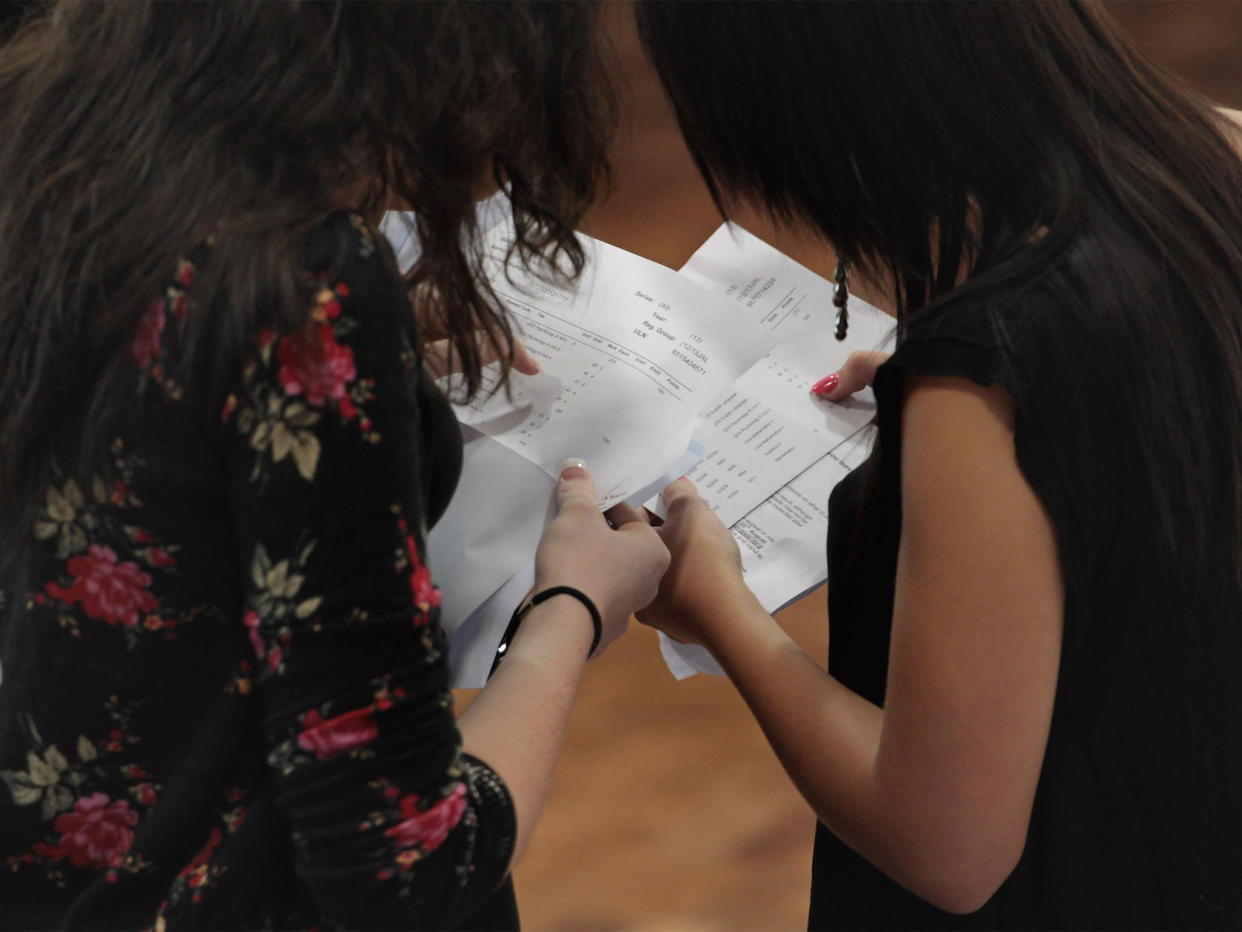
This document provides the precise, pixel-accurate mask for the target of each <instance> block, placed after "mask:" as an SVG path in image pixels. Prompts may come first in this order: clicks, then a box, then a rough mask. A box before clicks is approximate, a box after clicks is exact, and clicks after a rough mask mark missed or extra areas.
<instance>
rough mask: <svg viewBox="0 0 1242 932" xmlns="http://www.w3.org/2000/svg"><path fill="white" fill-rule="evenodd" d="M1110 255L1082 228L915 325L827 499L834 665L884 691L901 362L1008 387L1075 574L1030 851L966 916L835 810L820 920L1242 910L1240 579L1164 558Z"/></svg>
mask: <svg viewBox="0 0 1242 932" xmlns="http://www.w3.org/2000/svg"><path fill="white" fill-rule="evenodd" d="M1094 252H1095V249H1094V248H1093V245H1092V242H1091V240H1090V239H1089V238H1088V237H1084V238H1083V239H1082V240H1081V241H1080V242H1079V243H1078V244H1077V245H1076V246H1075V247H1074V248H1073V249H1071V250H1070V251H1069V252H1068V253H1066V254H1065V255H1064V256H1063V257H1062V259H1061V260H1060V261H1059V263H1058V264H1057V266H1056V267H1054V268H1052V269H1050V270H1049V271H1048V273H1047V274H1046V275H1045V276H1044V277H1043V278H1042V279H1040V280H1038V281H1032V282H1027V283H1024V284H1022V285H1014V286H1006V287H1005V288H1004V289H997V290H992V291H990V292H985V293H982V294H978V295H976V296H974V297H969V298H962V299H960V300H959V301H957V302H956V303H954V304H952V305H950V306H947V307H945V308H943V309H942V310H939V311H934V312H931V313H929V314H927V315H925V316H924V317H923V318H922V319H919V320H915V321H914V322H912V323H911V324H910V325H909V327H908V329H907V332H906V334H905V335H904V338H903V340H902V341H901V343H900V346H899V348H898V350H897V351H896V353H895V354H894V355H893V357H892V358H891V359H890V360H889V361H888V363H886V364H885V365H884V366H883V367H881V369H880V371H879V373H878V374H877V378H876V383H875V390H876V396H877V402H878V415H877V423H876V445H875V448H874V450H873V453H872V455H871V457H870V459H869V460H868V462H867V463H866V464H864V465H863V466H862V467H860V469H859V470H857V471H855V472H854V473H853V474H851V475H850V476H849V477H847V478H846V479H845V480H844V481H843V482H842V483H841V484H840V485H839V486H838V487H837V488H836V489H835V490H834V491H833V494H832V497H831V500H830V505H829V511H830V527H829V533H828V558H829V612H830V617H831V626H832V638H831V640H832V645H831V652H830V662H829V670H830V672H831V673H832V675H833V676H835V677H836V678H838V679H839V680H841V681H842V682H843V683H844V684H845V685H846V686H848V687H850V688H852V689H854V690H856V691H857V692H859V693H860V694H861V695H863V696H865V697H866V698H867V699H869V700H871V701H873V702H876V703H879V704H883V702H884V693H885V675H886V665H887V659H888V646H889V636H890V629H891V623H892V622H891V620H892V608H893V588H894V578H895V572H896V563H897V549H898V540H899V537H900V532H901V495H900V462H899V457H900V432H901V401H902V382H903V379H904V377H905V374H906V373H908V372H910V373H920V374H926V375H956V376H961V377H962V378H965V379H969V380H971V381H973V382H976V383H978V384H980V385H991V384H999V385H1002V386H1003V387H1004V388H1005V389H1006V390H1008V392H1009V393H1010V394H1011V395H1012V397H1013V399H1014V402H1015V404H1016V422H1015V444H1016V452H1017V458H1018V464H1019V467H1020V468H1021V470H1022V472H1023V474H1024V476H1025V478H1026V480H1027V481H1028V482H1029V483H1030V485H1031V487H1032V488H1033V489H1034V491H1035V493H1036V494H1037V496H1038V497H1039V499H1040V501H1041V502H1042V503H1043V506H1044V508H1045V509H1046V510H1047V512H1048V515H1049V516H1050V518H1051V520H1052V522H1053V524H1054V526H1055V528H1056V534H1057V540H1058V545H1059V550H1060V557H1061V563H1062V567H1063V572H1064V579H1065V586H1066V601H1065V618H1064V635H1063V637H1064V642H1063V648H1062V657H1061V667H1060V671H1059V679H1058V684H1057V691H1056V697H1055V704H1054V711H1053V719H1052V728H1051V734H1050V737H1049V741H1048V748H1047V752H1046V755H1045V759H1044V764H1043V769H1042V772H1041V775H1040V781H1039V785H1038V790H1037V793H1036V797H1035V802H1034V808H1033V811H1032V814H1031V823H1030V831H1029V834H1028V838H1027V844H1026V848H1025V850H1024V853H1023V855H1022V857H1021V859H1020V861H1019V863H1018V865H1017V867H1016V868H1015V870H1014V871H1013V873H1012V874H1011V875H1010V877H1009V878H1008V879H1007V880H1006V882H1005V883H1004V884H1002V886H1001V887H1000V889H999V890H998V891H997V893H996V894H995V895H994V896H993V897H992V898H991V900H990V901H989V902H988V903H987V904H985V905H984V906H983V908H982V909H980V910H979V911H977V912H976V913H973V914H971V915H967V916H957V915H951V914H948V913H945V912H941V911H940V910H938V909H936V908H934V907H932V906H931V905H929V904H928V903H926V902H925V901H923V900H921V899H919V898H918V897H916V896H914V895H913V894H911V893H909V892H907V891H906V890H904V889H903V888H902V887H900V886H898V885H897V884H896V883H894V882H893V881H891V880H889V879H888V878H887V877H886V876H885V875H884V874H882V873H881V872H880V871H878V870H877V869H876V868H874V867H872V866H871V865H870V864H869V863H868V862H867V861H865V860H864V859H862V858H861V857H859V856H858V855H856V854H855V853H854V852H853V851H852V850H850V849H849V848H847V847H846V846H845V845H844V844H843V843H842V842H841V841H839V840H838V839H837V838H836V837H835V836H834V835H833V834H832V833H831V832H830V831H829V830H828V829H827V828H825V827H824V826H823V825H822V824H821V825H820V826H819V827H818V832H817V837H816V845H815V860H814V867H813V877H812V894H811V909H810V927H811V928H813V929H819V928H904V929H915V928H920V929H921V928H991V929H997V928H1119V927H1126V928H1151V927H1170V926H1172V927H1217V928H1239V927H1242V816H1240V813H1242V716H1240V715H1239V712H1242V701H1240V695H1242V693H1240V689H1239V685H1238V684H1239V671H1240V670H1242V637H1240V634H1239V629H1240V628H1242V593H1240V592H1239V590H1238V587H1237V586H1236V585H1229V584H1225V583H1217V584H1215V585H1213V586H1212V587H1211V589H1210V591H1209V589H1208V587H1207V586H1206V585H1198V584H1195V583H1194V582H1192V581H1191V580H1190V579H1189V578H1188V577H1187V574H1184V573H1178V572H1176V571H1174V570H1173V569H1172V567H1171V566H1170V565H1169V561H1168V560H1167V558H1165V557H1163V556H1162V555H1161V554H1162V550H1161V548H1160V547H1159V546H1158V542H1159V540H1160V532H1159V526H1158V523H1157V517H1156V512H1155V509H1154V508H1153V506H1152V505H1151V501H1150V498H1151V496H1150V494H1149V492H1148V489H1149V488H1150V485H1149V480H1148V479H1147V478H1146V474H1145V470H1144V468H1143V459H1142V453H1141V450H1140V446H1139V443H1138V435H1137V433H1136V428H1135V426H1134V418H1133V416H1132V412H1131V411H1130V409H1129V406H1128V405H1127V386H1128V385H1130V384H1132V383H1133V380H1134V379H1139V378H1142V376H1143V374H1142V372H1141V371H1134V370H1133V368H1132V367H1130V366H1126V365H1124V364H1123V363H1121V362H1120V360H1119V356H1118V354H1117V353H1116V352H1115V351H1114V346H1113V345H1112V343H1111V342H1110V339H1109V335H1110V332H1111V331H1110V328H1114V327H1116V326H1117V323H1116V321H1117V320H1119V319H1120V318H1121V316H1122V315H1123V314H1124V310H1125V308H1124V307H1117V306H1110V304H1109V300H1107V299H1105V300H1101V299H1100V297H1099V296H1095V300H1094V301H1093V303H1092V307H1091V308H1090V309H1088V307H1087V306H1086V302H1085V301H1084V300H1082V298H1081V295H1082V293H1083V292H1082V287H1081V277H1080V275H1079V274H1078V270H1081V269H1086V268H1092V267H1094V268H1098V267H1099V266H1098V265H1096V266H1092V265H1091V263H1092V262H1093V261H1096V260H1098V256H1096V257H1095V258H1094V259H1093V253H1094ZM1136 274H1138V275H1140V276H1141V275H1143V274H1144V273H1143V272H1142V270H1141V268H1140V269H1139V270H1138V272H1137V273H1136ZM1186 312H1187V309H1186V308H1185V307H1184V306H1178V305H1177V304H1176V301H1174V302H1173V304H1172V306H1171V307H1170V313H1186ZM1202 454H1203V455H1205V456H1207V455H1211V451H1210V450H1204V451H1202ZM1226 562H1227V557H1222V569H1223V568H1224V566H1223V565H1224V564H1225V563H1226ZM1216 575H1217V576H1222V575H1223V574H1222V573H1217V574H1216Z"/></svg>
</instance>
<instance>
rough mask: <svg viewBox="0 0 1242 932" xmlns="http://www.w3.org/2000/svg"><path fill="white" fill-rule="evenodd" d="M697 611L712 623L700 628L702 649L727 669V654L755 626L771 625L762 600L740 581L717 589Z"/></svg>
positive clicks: (707, 596) (714, 588)
mask: <svg viewBox="0 0 1242 932" xmlns="http://www.w3.org/2000/svg"><path fill="white" fill-rule="evenodd" d="M696 611H697V612H698V613H699V614H700V617H702V618H705V619H711V621H710V622H709V623H707V624H705V625H702V627H701V629H700V630H701V634H702V642H703V647H704V648H705V649H706V650H707V651H708V653H710V654H711V655H712V656H713V657H715V658H716V659H717V661H719V662H720V663H721V665H722V666H723V665H724V656H723V655H724V654H727V653H729V651H730V649H731V647H732V646H733V645H734V644H735V643H736V642H737V641H738V640H739V639H745V637H746V636H747V632H748V631H753V630H754V629H755V627H756V625H758V624H761V623H763V622H771V621H772V616H771V615H769V614H768V612H767V610H766V609H764V607H763V605H762V604H761V603H760V602H759V599H758V598H757V597H756V596H755V594H754V593H753V592H751V591H750V587H749V586H747V585H746V583H745V582H743V581H742V580H741V579H740V578H739V579H738V580H736V581H735V582H728V583H722V584H720V585H717V586H714V587H713V588H712V590H711V592H710V593H708V594H706V595H705V597H704V598H703V599H702V600H701V601H700V603H699V605H698V607H697V609H696Z"/></svg>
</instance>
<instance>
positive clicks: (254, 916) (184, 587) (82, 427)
mask: <svg viewBox="0 0 1242 932" xmlns="http://www.w3.org/2000/svg"><path fill="white" fill-rule="evenodd" d="M593 21H594V11H593V10H592V8H591V7H589V6H584V5H577V4H574V5H549V6H543V5H527V4H517V3H514V4H504V5H499V4H382V5H370V4H353V3H327V4H306V5H297V4H289V5H285V4H279V5H278V4H271V3H227V4H187V5H180V4H159V3H145V2H135V3H127V4H81V5H77V4H67V5H63V6H62V5H49V6H47V7H45V8H40V9H39V10H37V11H36V13H35V15H34V16H33V18H30V19H28V20H27V22H25V23H24V24H23V25H22V27H21V29H20V31H19V32H18V34H17V35H16V36H15V37H14V38H13V39H12V40H11V42H10V43H8V44H7V45H6V46H4V48H3V50H2V51H0V100H3V101H4V106H3V107H0V188H2V189H3V191H4V192H5V194H4V198H3V206H2V207H0V436H2V437H3V438H4V440H3V443H2V444H0V538H2V539H0V778H2V780H3V785H2V786H0V858H2V859H3V863H2V864H0V926H4V927H22V928H29V927H46V926H66V925H76V926H88V927H118V926H124V927H155V928H165V927H168V926H178V925H180V926H196V927H212V928H226V927H240V926H247V927H248V926H261V925H266V926H288V925H292V926H299V927H306V926H311V925H323V924H329V925H338V924H339V925H348V926H351V927H381V926H382V927H398V926H400V927H409V926H417V927H448V926H458V925H463V924H474V925H484V924H491V925H502V924H514V923H516V914H515V913H512V912H505V911H504V909H503V907H504V905H505V904H504V903H503V902H501V903H500V907H501V908H500V910H499V911H497V909H496V907H494V906H489V907H487V909H488V910H490V911H484V912H480V908H481V907H483V906H484V904H487V903H488V902H489V901H488V898H489V896H491V895H492V893H493V891H495V890H496V889H497V888H498V887H499V886H500V885H501V884H502V883H503V882H504V878H505V877H506V874H507V872H508V869H509V866H510V864H511V863H512V861H513V860H514V858H515V857H516V856H517V855H518V854H520V852H521V850H522V848H523V846H524V845H525V843H526V841H527V839H528V838H529V835H530V831H531V829H532V828H533V825H534V823H535V821H536V818H537V816H538V812H539V809H540V806H541V803H542V801H543V798H544V795H545V794H546V790H547V787H548V782H549V779H550V772H551V766H552V761H553V759H554V757H555V754H556V751H557V748H558V744H559V741H560V737H561V734H562V731H563V728H564V725H565V722H566V719H567V716H568V710H569V707H570V705H571V703H572V700H573V697H574V693H575V690H576V687H577V684H578V680H579V677H580V675H581V672H582V668H583V665H584V662H585V660H586V658H587V655H588V652H589V650H590V648H591V647H592V646H593V645H592V640H593V635H594V632H593V622H592V618H591V616H590V614H589V612H588V609H587V607H586V605H585V604H583V603H581V602H579V601H578V600H577V599H576V598H573V597H569V596H563V597H556V598H551V599H549V600H548V601H546V602H543V603H541V604H540V605H538V606H536V607H534V608H533V609H532V610H531V611H530V612H529V614H528V616H527V617H526V620H525V622H524V623H523V625H522V627H521V628H520V629H519V631H518V634H517V636H516V638H515V639H514V640H513V642H512V645H511V647H510V649H509V653H508V655H507V657H508V659H507V660H506V662H505V664H503V666H501V667H500V668H499V670H498V672H497V674H496V676H495V677H494V678H493V680H492V682H491V683H490V685H489V686H488V688H487V689H485V690H484V691H483V692H482V693H481V695H480V696H479V698H478V699H477V700H476V701H475V702H474V703H473V704H472V705H471V707H470V708H469V710H468V711H467V712H466V713H464V714H463V715H462V717H461V718H460V719H459V720H457V721H455V720H454V715H453V707H452V699H451V694H450V692H449V690H448V674H447V669H446V653H447V652H446V640H445V635H444V632H443V631H442V629H441V628H440V626H439V623H438V606H439V604H440V593H439V591H438V590H437V589H436V587H435V585H434V583H433V581H432V575H431V573H430V571H429V569H428V566H429V564H431V565H434V564H433V563H432V561H433V560H434V559H435V558H436V556H435V555H428V554H427V553H426V550H425V540H426V532H427V528H428V527H429V526H430V525H431V524H432V523H434V521H435V520H436V519H437V518H438V517H439V516H440V514H441V513H442V512H443V511H444V509H445V507H446V505H447V502H448V499H449V497H450V496H451V494H452V490H453V486H454V484H455V482H456V477H457V472H458V469H459V467H460V458H461V439H460V435H459V433H458V430H457V425H456V421H455V420H454V418H453V416H452V413H451V410H450V409H449V408H448V406H447V404H446V402H445V400H444V399H443V398H442V397H441V396H440V395H439V394H438V393H437V392H436V390H435V388H434V387H432V386H431V384H430V381H429V378H428V376H427V374H426V373H425V371H424V368H423V364H422V361H421V359H420V348H421V344H420V331H419V326H418V325H416V322H415V315H414V311H413V309H412V306H411V303H410V300H409V298H408V294H409V293H410V291H411V289H417V293H419V294H420V295H423V296H426V299H425V300H423V301H421V302H420V305H421V306H420V308H419V312H420V318H421V325H422V327H423V328H424V330H423V333H424V334H425V333H426V332H427V331H431V332H434V333H435V335H436V336H437V337H443V338H446V339H448V340H450V341H451V343H452V345H453V348H454V355H455V356H456V358H457V359H458V360H459V362H460V365H461V368H462V375H463V381H464V384H465V386H466V389H467V391H468V392H474V391H476V390H477V389H478V388H479V384H480V369H481V363H482V360H483V359H484V358H485V355H487V354H491V355H496V356H499V358H500V359H501V360H502V364H503V365H504V366H505V369H506V371H507V369H508V366H509V365H510V364H511V362H512V359H513V342H512V339H511V335H510V332H509V328H508V325H507V323H506V321H505V319H504V317H503V315H502V314H501V313H500V312H499V311H498V310H497V305H496V304H495V302H494V297H493V296H492V295H491V294H490V293H489V291H488V289H487V287H486V285H484V284H482V283H481V281H480V279H479V278H478V277H477V268H476V266H477V258H478V257H477V256H476V255H475V253H474V252H473V251H472V250H471V249H470V248H468V247H467V246H466V245H465V244H467V243H468V242H469V241H470V236H469V235H470V233H471V232H472V223H473V199H474V198H473V195H474V192H475V191H476V189H477V188H478V186H479V184H480V183H481V182H484V181H495V182H502V183H503V184H504V185H505V186H506V187H507V190H509V191H510V192H511V199H512V206H513V211H514V216H515V218H516V221H517V229H518V246H517V249H518V251H519V252H520V253H521V256H522V258H523V259H524V260H526V261H528V262H536V261H539V259H540V257H547V259H548V261H550V262H552V263H555V262H557V261H560V260H563V259H568V261H569V262H570V264H571V265H572V266H573V267H574V268H575V269H578V268H580V267H581V265H582V261H583V257H582V252H581V250H580V249H579V247H578V244H577V242H576V241H575V239H574V237H573V234H572V228H573V225H574V224H575V222H576V221H577V220H578V219H579V218H580V216H581V213H582V211H583V209H584V207H585V205H586V203H587V201H588V200H589V198H590V195H591V194H592V193H593V191H594V190H595V187H596V183H597V181H598V180H599V179H600V177H601V175H602V171H603V165H604V162H603V152H604V146H605V143H606V139H607V130H608V127H609V125H610V118H611V109H610V106H609V105H608V99H607V96H606V95H604V94H601V93H600V81H599V78H598V74H599V61H598V57H597V51H596V49H595V46H594V38H593V35H594V34H593ZM389 198H396V199H399V200H401V201H403V202H404V203H406V204H408V205H409V206H410V207H411V208H413V209H414V210H416V211H417V213H418V217H419V221H418V223H419V233H420V235H421V238H422V241H423V244H424V251H423V256H422V259H421V260H420V262H419V264H418V265H417V266H416V268H415V269H414V270H413V271H412V273H411V276H410V278H409V280H406V281H403V280H402V279H401V277H400V276H399V275H398V273H397V271H396V269H395V267H394V264H393V260H392V257H391V254H390V252H389V250H388V248H387V246H386V245H385V243H384V241H383V240H382V239H381V238H379V237H378V236H377V235H376V234H375V232H374V231H373V229H372V227H371V225H370V223H369V218H371V217H374V216H375V215H377V213H378V212H379V210H380V209H382V207H383V206H384V204H385V203H386V202H387V200H388V199H389ZM343 208H344V209H343ZM549 267H550V266H549ZM557 497H558V502H559V513H558V515H557V517H556V518H555V520H554V521H553V522H552V523H551V525H550V527H549V529H548V532H547V533H546V535H545V537H544V540H543V542H542V544H541V546H540V549H539V553H538V558H537V574H536V575H537V587H538V588H540V589H543V588H548V587H554V586H571V587H574V588H576V589H578V590H581V591H582V592H583V593H585V594H586V596H587V597H588V599H589V600H590V601H591V602H592V603H593V604H594V606H596V607H597V608H598V611H599V614H600V616H601V619H600V628H601V629H602V630H601V633H602V638H601V641H602V643H601V647H600V648H597V652H598V649H602V646H603V645H606V644H607V643H608V642H609V641H610V640H612V639H613V638H615V637H617V636H619V635H620V634H621V632H622V631H623V629H624V627H625V623H626V619H627V618H628V616H629V615H630V614H631V613H632V612H633V611H634V610H635V609H638V608H640V607H642V606H644V605H645V604H647V602H649V601H650V600H651V599H652V598H653V596H654V594H655V591H656V583H657V580H658V578H659V576H660V573H661V572H662V571H663V569H664V567H665V566H666V565H667V560H668V555H667V551H666V550H665V549H664V547H663V545H662V544H661V543H660V541H659V539H658V537H657V536H656V535H655V533H654V532H653V531H651V529H650V528H647V527H644V526H640V525H639V524H637V523H633V524H628V525H623V526H622V527H620V528H619V529H617V530H613V529H611V528H609V526H608V525H607V523H606V522H605V520H604V518H603V517H602V516H601V515H600V514H599V513H598V511H597V510H596V509H595V507H594V493H593V489H592V486H591V481H590V478H589V476H587V475H586V473H585V471H584V470H583V469H582V468H581V467H571V468H569V469H567V470H566V472H565V473H564V474H563V476H562V480H561V482H560V483H559V485H558V489H557ZM440 559H443V557H442V556H441V557H440ZM601 568H606V569H601ZM493 902H494V901H493Z"/></svg>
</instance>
